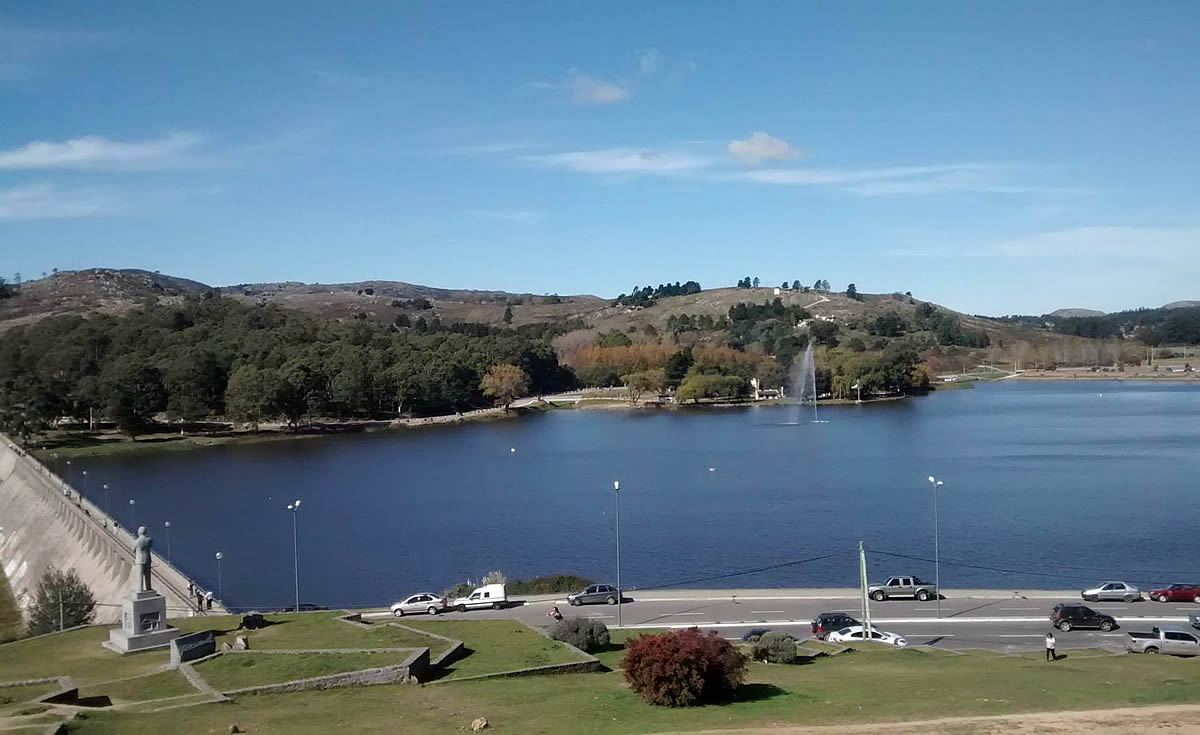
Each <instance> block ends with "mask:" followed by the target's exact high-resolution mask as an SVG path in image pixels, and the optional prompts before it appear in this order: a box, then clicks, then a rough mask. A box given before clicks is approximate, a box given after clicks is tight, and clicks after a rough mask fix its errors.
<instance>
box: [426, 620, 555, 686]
mask: <svg viewBox="0 0 1200 735" xmlns="http://www.w3.org/2000/svg"><path fill="white" fill-rule="evenodd" d="M406 625H410V626H412V627H414V628H418V629H420V630H427V631H429V632H431V633H437V634H438V635H444V636H446V637H447V638H454V639H456V640H460V641H462V642H463V644H464V645H465V646H466V647H467V649H468V651H470V653H469V655H467V657H466V658H463V659H460V660H458V661H455V662H454V663H453V664H451V665H450V668H449V669H448V672H449V674H448V677H449V678H452V679H461V678H462V677H464V676H476V675H478V674H493V673H496V672H500V671H511V670H513V669H526V668H529V667H532V666H546V665H549V664H565V663H569V662H571V661H577V660H578V659H579V655H578V654H577V653H575V652H574V651H572V650H571V649H569V648H567V647H566V646H564V645H562V644H560V643H558V642H557V641H552V640H549V639H547V638H545V637H544V636H542V635H539V634H538V633H536V632H534V631H532V630H530V629H529V628H527V627H525V626H524V625H521V624H520V623H518V622H516V621H515V620H447V621H433V620H421V621H412V622H409V623H406Z"/></svg>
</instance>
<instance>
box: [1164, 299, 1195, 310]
mask: <svg viewBox="0 0 1200 735" xmlns="http://www.w3.org/2000/svg"><path fill="white" fill-rule="evenodd" d="M1194 306H1200V301H1172V302H1171V303H1169V304H1164V305H1163V307H1162V308H1164V309H1190V308H1192V307H1194Z"/></svg>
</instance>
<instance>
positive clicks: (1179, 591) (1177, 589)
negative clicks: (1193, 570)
mask: <svg viewBox="0 0 1200 735" xmlns="http://www.w3.org/2000/svg"><path fill="white" fill-rule="evenodd" d="M1150 599H1151V600H1158V601H1159V602H1200V584H1173V585H1171V586H1170V587H1163V588H1162V589H1158V590H1150Z"/></svg>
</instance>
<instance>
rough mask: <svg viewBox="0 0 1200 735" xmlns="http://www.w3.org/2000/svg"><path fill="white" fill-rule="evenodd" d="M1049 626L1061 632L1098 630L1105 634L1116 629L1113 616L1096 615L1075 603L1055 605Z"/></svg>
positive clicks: (1088, 608)
mask: <svg viewBox="0 0 1200 735" xmlns="http://www.w3.org/2000/svg"><path fill="white" fill-rule="evenodd" d="M1050 624H1051V625H1053V626H1054V627H1056V628H1058V629H1059V630H1062V631H1067V630H1070V629H1071V628H1099V629H1100V630H1102V631H1104V632H1105V633H1107V632H1108V631H1110V630H1112V629H1113V628H1115V627H1117V621H1116V619H1115V618H1113V616H1111V615H1105V614H1104V613H1098V612H1096V611H1095V610H1093V609H1092V608H1090V607H1088V606H1087V605H1080V604H1079V603H1077V602H1060V603H1059V604H1057V605H1055V606H1054V610H1053V611H1052V612H1051V613H1050Z"/></svg>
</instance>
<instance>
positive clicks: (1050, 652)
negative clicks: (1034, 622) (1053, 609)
mask: <svg viewBox="0 0 1200 735" xmlns="http://www.w3.org/2000/svg"><path fill="white" fill-rule="evenodd" d="M1046 660H1047V661H1057V660H1058V655H1057V654H1055V653H1054V633H1047V634H1046Z"/></svg>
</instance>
